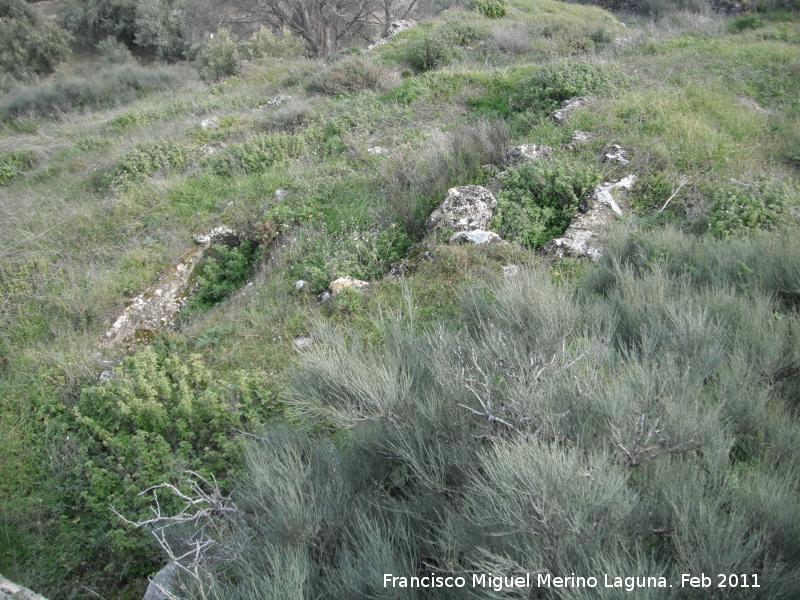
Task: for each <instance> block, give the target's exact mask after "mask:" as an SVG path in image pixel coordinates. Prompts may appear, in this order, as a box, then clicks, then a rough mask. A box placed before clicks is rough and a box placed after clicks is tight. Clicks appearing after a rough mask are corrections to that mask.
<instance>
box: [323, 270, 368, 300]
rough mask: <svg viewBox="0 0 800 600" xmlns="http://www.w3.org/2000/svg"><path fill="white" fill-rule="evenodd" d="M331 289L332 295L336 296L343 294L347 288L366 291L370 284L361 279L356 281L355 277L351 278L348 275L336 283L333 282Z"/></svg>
mask: <svg viewBox="0 0 800 600" xmlns="http://www.w3.org/2000/svg"><path fill="white" fill-rule="evenodd" d="M330 287H331V294H332V295H334V296H336V295H337V294H338V293H339V292H341V291H342V290H343V289H345V288H353V289H356V290H365V289H367V288H368V287H369V283H368V282H366V281H362V280H360V279H356V278H355V277H350V275H346V276H344V277H340V278H339V279H337V280H336V281H332V282H331V286H330Z"/></svg>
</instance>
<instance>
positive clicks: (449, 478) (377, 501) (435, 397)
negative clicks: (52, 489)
mask: <svg viewBox="0 0 800 600" xmlns="http://www.w3.org/2000/svg"><path fill="white" fill-rule="evenodd" d="M683 235H684V234H678V233H676V232H671V231H664V232H659V233H657V234H656V235H655V236H647V237H641V238H640V237H637V236H636V235H634V236H630V235H627V236H626V235H623V236H622V240H621V241H619V242H618V243H617V245H616V246H615V247H614V248H612V249H611V250H610V251H609V252H608V254H607V255H606V256H605V258H604V262H603V264H602V265H600V266H599V268H598V269H597V273H596V276H597V277H598V278H600V279H602V280H603V281H605V284H604V285H602V286H600V287H595V286H588V287H585V288H583V289H582V290H578V289H576V288H574V287H570V286H565V285H555V284H554V283H553V282H552V279H551V277H550V274H549V272H548V271H547V270H546V269H545V268H542V267H536V268H533V269H531V270H523V272H522V273H520V274H519V275H518V276H517V277H515V278H510V279H506V280H504V281H503V282H502V283H498V284H496V285H493V286H491V287H488V288H478V289H473V290H472V292H471V293H470V294H469V295H468V296H467V297H466V298H465V300H464V311H463V313H462V320H461V326H460V327H457V328H450V327H446V326H437V327H433V328H431V329H429V330H422V331H421V330H419V329H418V328H416V327H415V326H414V324H413V319H411V318H409V317H410V316H411V315H406V316H405V317H403V316H399V315H398V316H391V317H385V318H383V319H382V320H381V321H380V323H377V324H376V326H377V327H378V328H379V330H380V336H379V339H380V342H379V343H378V344H369V343H368V342H366V341H365V340H364V339H362V338H359V337H358V336H355V337H354V335H353V333H352V332H351V333H349V334H346V333H344V332H339V331H337V330H335V329H334V328H332V327H331V326H329V325H319V326H318V327H317V329H316V330H315V340H316V343H315V345H314V346H312V348H310V349H309V350H307V351H306V352H304V353H303V354H302V355H301V356H300V358H299V362H298V365H297V369H296V370H295V371H294V373H293V376H292V378H291V387H290V390H289V396H290V398H289V403H288V409H289V410H290V411H291V412H292V413H293V414H294V416H295V419H296V420H297V423H298V424H299V425H301V427H302V433H299V432H294V433H289V432H287V431H285V430H281V429H277V430H276V429H274V428H272V429H269V430H267V431H266V432H264V433H263V434H261V435H260V436H259V440H258V441H254V442H252V443H251V445H250V448H249V450H248V453H249V456H248V465H249V466H248V472H247V474H246V475H245V476H244V478H243V480H242V483H241V486H240V488H239V489H240V492H239V496H238V501H239V502H240V506H241V507H243V508H244V511H245V519H246V520H247V522H248V523H249V529H248V528H245V530H244V531H243V532H242V534H241V535H242V537H240V538H237V539H236V540H235V541H232V542H231V543H228V545H227V547H228V550H227V551H228V552H229V553H230V554H229V556H230V557H231V559H232V560H233V563H234V564H235V565H236V566H235V567H234V569H235V572H236V573H237V576H236V577H230V576H228V574H226V572H225V571H223V570H218V571H216V572H212V571H208V572H207V576H208V579H207V580H206V582H205V585H206V588H205V592H206V593H207V594H211V595H213V596H214V597H219V598H222V597H226V598H229V597H241V598H250V597H257V596H258V595H259V594H264V593H267V591H268V590H275V589H276V586H277V585H280V584H283V585H288V584H289V583H291V584H293V585H298V584H301V585H302V586H303V587H304V589H308V590H309V591H310V593H311V594H312V595H314V594H316V595H323V596H327V597H344V596H348V594H353V593H357V594H363V595H367V596H369V595H376V594H378V593H379V592H380V591H381V590H383V589H384V588H382V581H383V579H382V577H383V573H387V572H390V573H394V572H400V573H419V574H424V573H426V572H427V571H428V570H429V569H434V570H435V571H436V572H438V573H442V574H450V573H465V572H466V573H472V572H479V573H480V572H494V573H503V574H506V575H511V574H524V573H526V572H531V573H539V572H542V573H553V574H555V573H563V572H568V571H574V572H575V573H578V572H579V571H580V570H584V571H585V572H587V573H590V572H594V570H596V569H598V568H600V567H602V570H604V571H606V572H609V573H623V572H624V573H628V574H637V573H638V574H641V575H650V576H653V575H663V576H664V577H665V579H666V582H667V584H669V583H672V584H673V585H675V583H674V582H676V581H679V580H680V574H681V573H684V572H687V570H691V569H692V568H694V567H693V565H699V566H698V567H696V568H700V569H703V570H704V572H709V573H710V572H717V571H719V570H720V569H722V570H723V571H724V570H725V569H728V568H730V569H735V570H736V572H746V573H751V574H757V575H758V579H759V584H760V586H761V587H759V588H748V589H745V590H743V591H742V593H739V592H738V591H735V590H734V591H732V594H731V597H736V598H770V599H772V598H782V597H790V596H791V595H792V594H793V593H794V592H795V591H796V589H797V588H796V586H797V582H796V579H795V577H796V570H795V569H794V567H793V565H794V563H795V562H796V555H797V551H796V544H793V543H792V540H793V539H796V537H795V536H796V535H798V532H800V506H799V505H798V504H797V502H796V500H795V498H794V495H793V494H794V491H796V476H797V472H798V471H797V469H798V467H799V466H800V464H799V463H798V461H797V459H796V453H797V452H798V450H800V447H798V445H800V423H798V421H797V415H796V402H797V398H798V396H797V386H796V384H797V380H798V379H800V342H798V339H800V337H798V333H800V319H798V316H797V314H796V312H794V311H791V310H786V308H785V307H782V306H781V305H780V304H779V303H778V302H777V301H776V299H775V298H774V297H772V296H770V295H769V294H768V293H765V292H764V291H763V289H759V288H751V289H749V290H741V289H740V288H737V286H736V285H735V284H733V283H732V281H731V280H730V279H729V278H728V275H725V274H724V273H722V274H719V275H718V274H716V273H714V272H709V273H708V277H711V278H713V280H714V283H713V284H711V285H706V283H705V282H704V281H705V280H704V279H703V278H702V277H701V278H695V279H693V278H691V277H689V278H687V277H686V275H685V273H691V272H692V269H694V268H695V267H697V266H700V265H699V264H698V263H705V264H710V263H715V264H720V265H733V264H736V263H737V262H741V261H740V258H742V257H743V256H744V254H742V252H743V251H744V250H745V248H744V247H743V246H742V245H741V244H740V243H739V242H737V243H734V244H731V242H727V241H709V240H705V241H703V242H702V243H701V244H702V248H701V247H700V246H696V247H692V245H691V244H689V245H688V247H687V244H686V240H685V238H684V237H683ZM772 239H773V241H774V236H773V238H772ZM757 243H761V242H757ZM625 244H627V246H626V245H625ZM632 247H638V248H640V249H641V250H642V252H636V251H632V250H630V248H632ZM624 248H629V250H628V254H627V256H628V257H629V260H631V261H637V262H635V263H633V264H631V265H630V266H626V261H627V260H628V259H623V254H621V253H622V252H623V249H624ZM659 248H660V249H659ZM648 256H649V259H648V258H647V257H648ZM746 258H747V260H748V262H749V263H750V265H751V266H756V264H757V263H756V262H753V261H754V260H755V259H756V258H757V255H756V253H755V252H752V253H751V254H749V255H748V256H747V257H746ZM769 260H770V261H776V262H777V263H778V264H783V265H784V266H785V267H789V268H791V265H792V264H793V263H792V262H791V261H792V260H793V259H792V258H788V262H787V258H786V257H783V256H781V255H779V254H774V255H771V258H770V259H769ZM748 268H749V267H748ZM590 283H591V281H590ZM776 315H779V316H776ZM778 372H780V373H783V375H781V376H779V377H783V378H784V380H783V381H782V382H781V383H780V384H778V385H775V383H776V381H777V380H776V373H778ZM789 381H792V382H794V385H789V384H788V382H789ZM770 415H772V416H770ZM775 415H780V416H779V417H777V418H779V419H780V421H781V422H783V423H784V425H783V429H782V432H781V433H780V440H781V441H780V444H781V445H782V447H781V449H780V450H778V449H776V448H775V446H774V444H773V443H772V442H768V441H767V439H768V438H772V436H775V435H777V434H776V433H775V432H773V426H774V423H775V421H774V420H773V419H774V418H775ZM331 430H332V431H334V432H335V435H333V436H327V435H325V434H324V433H323V432H325V431H331ZM789 431H792V432H794V433H793V434H789V433H788V432H789ZM320 436H322V437H320ZM792 452H794V453H795V457H794V458H789V457H790V456H791V453H792ZM268 516H269V517H268ZM254 534H255V535H254ZM364 548H368V549H369V552H364V551H363V549H364ZM265 556H276V557H283V558H281V559H280V561H279V563H272V562H270V561H265V560H264V558H263V557H265ZM276 560H277V559H276ZM277 564H280V565H282V566H284V567H287V570H286V571H285V572H279V571H277V570H276V565H277ZM226 568H228V567H226ZM398 569H406V571H398ZM228 573H230V571H228ZM353 582H357V583H353ZM395 591H397V590H395ZM402 591H403V594H404V595H403V596H402V597H409V596H410V597H420V598H421V597H427V596H425V594H422V593H420V594H419V595H418V596H415V595H413V593H414V592H413V590H411V591H412V594H411V595H409V594H408V591H409V590H402ZM645 592H646V594H645ZM381 593H382V592H381ZM388 593H389V597H395V596H393V595H392V594H393V593H394V592H392V591H391V590H388ZM642 595H643V597H647V598H664V597H669V591H668V588H667V591H666V592H665V590H664V589H661V590H659V589H651V590H644V591H643V594H642ZM437 597H442V598H456V597H464V591H463V590H454V591H453V592H452V593H451V592H450V591H449V590H446V589H445V590H442V591H441V593H439V594H438V595H437ZM468 597H476V598H477V597H498V598H499V597H508V596H507V592H503V593H501V592H498V593H496V594H495V593H494V592H493V590H488V589H476V590H472V591H471V592H469V593H468ZM563 597H565V598H587V597H594V595H592V596H587V595H586V594H585V593H584V592H583V591H580V590H572V591H569V592H568V593H565V594H564V596H563ZM602 597H607V596H602Z"/></svg>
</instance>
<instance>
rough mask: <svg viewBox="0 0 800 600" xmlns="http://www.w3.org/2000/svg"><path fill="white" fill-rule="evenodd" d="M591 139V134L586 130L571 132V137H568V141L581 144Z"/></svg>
mask: <svg viewBox="0 0 800 600" xmlns="http://www.w3.org/2000/svg"><path fill="white" fill-rule="evenodd" d="M591 139H592V134H591V133H589V132H588V131H581V130H577V131H573V132H572V138H571V139H570V143H572V144H583V143H585V142H588V141H589V140H591Z"/></svg>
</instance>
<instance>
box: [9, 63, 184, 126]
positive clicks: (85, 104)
mask: <svg viewBox="0 0 800 600" xmlns="http://www.w3.org/2000/svg"><path fill="white" fill-rule="evenodd" d="M196 78H197V73H196V72H195V71H194V70H192V69H190V68H189V67H186V66H183V65H174V66H158V67H142V66H139V65H136V64H124V65H119V66H116V67H110V68H108V69H102V70H100V71H99V72H97V73H95V74H93V75H90V76H87V77H69V78H66V79H58V80H56V81H52V82H47V83H40V84H38V85H19V86H16V87H14V88H12V89H11V90H10V91H9V92H8V93H7V94H6V95H5V96H3V97H2V98H0V118H3V119H9V118H12V117H15V116H22V115H29V114H33V115H58V114H59V113H62V112H69V111H73V110H79V109H81V108H101V107H109V106H118V105H121V104H125V103H128V102H132V101H133V100H135V99H136V98H137V97H141V96H144V95H145V94H147V93H148V92H152V91H156V90H163V89H168V88H173V87H177V86H179V85H182V84H184V83H186V82H187V81H191V80H193V79H196Z"/></svg>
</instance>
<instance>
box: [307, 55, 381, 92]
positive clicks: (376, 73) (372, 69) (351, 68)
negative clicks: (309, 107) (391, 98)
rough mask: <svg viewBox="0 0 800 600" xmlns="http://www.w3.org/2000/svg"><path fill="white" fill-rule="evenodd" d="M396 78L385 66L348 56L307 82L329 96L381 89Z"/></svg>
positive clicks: (314, 89) (312, 88) (316, 90)
mask: <svg viewBox="0 0 800 600" xmlns="http://www.w3.org/2000/svg"><path fill="white" fill-rule="evenodd" d="M396 78H397V77H396V76H395V75H394V74H393V73H392V72H391V71H389V70H388V69H386V68H385V67H381V66H380V65H377V64H375V63H373V62H371V61H369V60H367V59H365V58H362V57H360V56H348V57H346V58H344V59H342V60H340V61H337V62H335V63H334V64H332V65H331V66H329V67H328V68H326V69H323V70H322V71H320V72H319V73H318V74H317V75H316V76H315V77H314V78H313V79H312V80H311V81H310V82H309V88H310V89H311V90H312V91H315V92H321V93H323V94H329V95H331V96H336V95H338V94H352V93H356V92H363V91H365V90H373V91H381V90H386V89H388V88H389V87H390V85H391V84H392V82H393V80H395V79H396Z"/></svg>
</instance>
